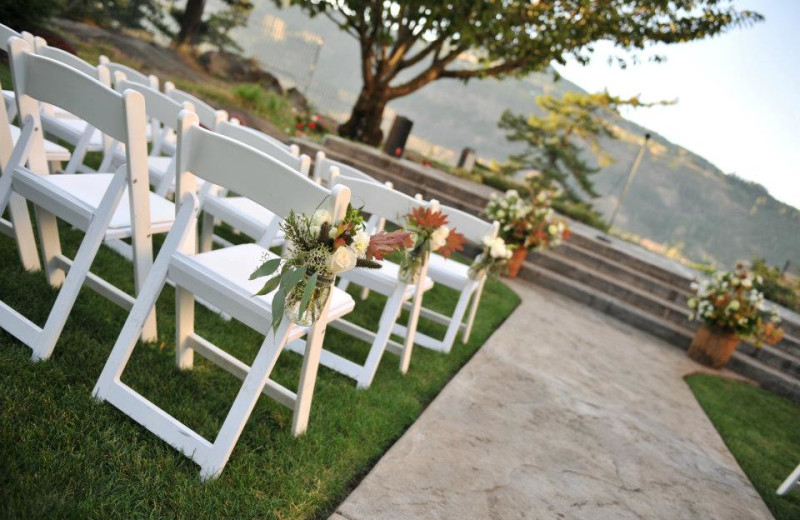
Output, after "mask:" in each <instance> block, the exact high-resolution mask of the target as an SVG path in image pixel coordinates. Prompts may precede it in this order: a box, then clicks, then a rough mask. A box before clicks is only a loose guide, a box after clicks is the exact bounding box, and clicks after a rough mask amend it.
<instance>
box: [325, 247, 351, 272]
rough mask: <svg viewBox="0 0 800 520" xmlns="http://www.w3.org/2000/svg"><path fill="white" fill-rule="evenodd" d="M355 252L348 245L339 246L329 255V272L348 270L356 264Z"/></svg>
mask: <svg viewBox="0 0 800 520" xmlns="http://www.w3.org/2000/svg"><path fill="white" fill-rule="evenodd" d="M356 259H357V256H356V252H355V251H353V250H352V249H351V248H350V247H347V246H340V247H339V248H338V249H337V250H336V251H334V252H333V255H332V256H331V272H332V273H333V274H338V273H342V272H344V271H349V270H350V269H352V268H354V267H355V266H356Z"/></svg>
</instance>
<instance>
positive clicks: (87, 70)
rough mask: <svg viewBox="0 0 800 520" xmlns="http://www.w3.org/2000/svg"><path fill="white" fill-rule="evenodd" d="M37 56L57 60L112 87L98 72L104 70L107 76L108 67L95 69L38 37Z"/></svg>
mask: <svg viewBox="0 0 800 520" xmlns="http://www.w3.org/2000/svg"><path fill="white" fill-rule="evenodd" d="M36 54H38V55H39V56H44V57H46V58H50V59H51V60H56V61H58V62H61V63H63V64H64V65H69V66H70V67H72V68H73V69H76V70H79V71H81V72H83V73H84V74H86V75H87V76H91V77H93V78H94V79H96V80H100V81H101V83H103V84H106V85H109V86H110V83H107V82H103V81H102V80H101V78H100V77H99V75H98V70H104V71H106V75H108V69H107V68H106V67H102V69H100V68H98V67H95V66H93V65H92V64H91V63H89V62H87V61H84V60H82V59H81V58H79V57H77V56H75V55H74V54H70V53H68V52H67V51H65V50H62V49H58V48H56V47H50V46H49V45H47V43H46V42H45V41H44V40H43V39H42V38H38V37H37V38H36Z"/></svg>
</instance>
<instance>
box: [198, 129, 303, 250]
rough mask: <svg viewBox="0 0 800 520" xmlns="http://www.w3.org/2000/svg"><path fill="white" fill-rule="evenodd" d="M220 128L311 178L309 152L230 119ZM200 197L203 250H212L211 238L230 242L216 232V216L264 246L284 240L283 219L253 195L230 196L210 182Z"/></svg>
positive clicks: (225, 243)
mask: <svg viewBox="0 0 800 520" xmlns="http://www.w3.org/2000/svg"><path fill="white" fill-rule="evenodd" d="M217 132H218V133H220V134H222V135H224V136H227V137H230V138H231V139H235V140H237V141H239V142H241V143H244V144H246V145H249V146H252V147H253V148H255V149H256V150H259V151H260V152H262V153H265V154H267V155H269V156H270V157H272V158H274V159H276V160H277V161H279V162H281V163H282V164H285V165H286V166H288V167H289V168H291V169H292V170H293V171H294V172H295V173H296V174H297V175H298V176H301V177H306V178H308V170H309V168H310V167H311V159H310V158H309V157H308V156H307V155H301V156H295V155H293V154H292V153H290V152H288V151H286V149H285V148H283V147H282V146H281V147H278V146H275V145H274V143H273V142H272V140H271V139H268V138H267V137H268V136H266V134H264V133H263V132H259V131H258V130H254V129H252V128H247V127H244V126H241V125H239V124H237V123H234V122H230V121H222V122H220V123H219V124H218V125H217ZM253 175H258V172H253ZM201 197H202V198H203V212H204V215H203V221H202V225H201V228H200V251H210V250H211V247H212V242H217V243H219V244H222V245H223V246H225V247H228V246H230V245H231V244H230V242H228V241H227V240H225V239H223V238H221V237H218V236H216V235H214V223H215V221H216V220H217V219H218V220H220V221H222V222H225V223H226V224H230V225H231V226H232V227H233V228H234V229H237V230H239V231H241V232H242V233H244V235H246V236H248V237H250V238H252V239H253V240H255V241H256V243H257V244H259V245H261V246H264V247H271V246H273V245H278V244H280V243H281V242H282V235H281V234H280V233H279V229H278V225H279V224H280V219H279V218H275V214H274V213H273V212H271V211H270V210H269V209H268V208H265V207H263V206H261V205H260V204H258V203H256V202H255V201H253V200H252V199H251V198H250V197H246V196H242V194H238V195H237V196H234V197H228V196H226V195H225V192H224V191H214V190H213V189H212V188H211V187H210V186H209V187H207V188H206V187H204V189H203V192H202V195H201Z"/></svg>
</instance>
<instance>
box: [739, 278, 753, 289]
mask: <svg viewBox="0 0 800 520" xmlns="http://www.w3.org/2000/svg"><path fill="white" fill-rule="evenodd" d="M752 286H753V280H751V279H750V278H745V279H744V280H742V287H744V288H745V289H749V288H751V287H752Z"/></svg>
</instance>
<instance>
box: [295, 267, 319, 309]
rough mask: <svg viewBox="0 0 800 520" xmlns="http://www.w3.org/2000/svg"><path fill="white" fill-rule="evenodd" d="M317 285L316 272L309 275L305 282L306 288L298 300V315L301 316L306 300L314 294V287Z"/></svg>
mask: <svg viewBox="0 0 800 520" xmlns="http://www.w3.org/2000/svg"><path fill="white" fill-rule="evenodd" d="M316 287H317V273H314V274H312V275H311V277H310V278H309V279H308V281H307V282H306V289H305V291H303V299H302V300H300V309H299V310H300V312H298V315H299V316H300V317H301V318H302V317H303V316H304V315H305V313H306V308H307V307H308V302H309V301H310V300H311V295H312V294H314V289H316Z"/></svg>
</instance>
